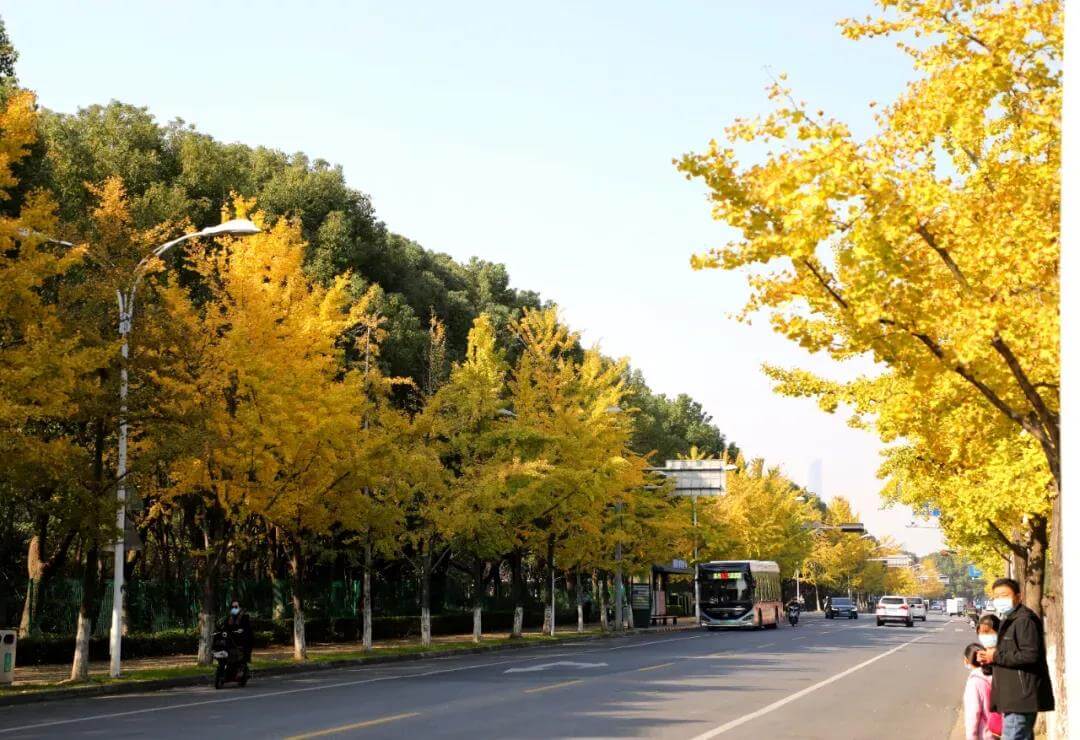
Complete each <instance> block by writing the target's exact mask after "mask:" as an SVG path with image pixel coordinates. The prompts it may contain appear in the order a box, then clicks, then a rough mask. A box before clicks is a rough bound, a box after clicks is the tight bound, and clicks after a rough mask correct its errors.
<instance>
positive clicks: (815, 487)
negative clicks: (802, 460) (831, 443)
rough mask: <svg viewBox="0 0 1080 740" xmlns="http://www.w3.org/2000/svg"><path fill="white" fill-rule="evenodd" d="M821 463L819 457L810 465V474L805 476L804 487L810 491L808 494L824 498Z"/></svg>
mask: <svg viewBox="0 0 1080 740" xmlns="http://www.w3.org/2000/svg"><path fill="white" fill-rule="evenodd" d="M823 465H824V464H823V463H822V462H821V458H820V457H819V458H818V459H817V460H814V462H812V463H810V472H809V474H808V475H807V482H806V487H807V488H809V489H810V493H815V494H817V495H818V497H819V498H825V483H824V481H823V480H822V472H821V471H822V467H823Z"/></svg>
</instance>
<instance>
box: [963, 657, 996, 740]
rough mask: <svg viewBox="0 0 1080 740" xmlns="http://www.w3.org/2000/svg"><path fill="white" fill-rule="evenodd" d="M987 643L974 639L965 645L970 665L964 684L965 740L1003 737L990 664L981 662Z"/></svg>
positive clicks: (988, 739) (965, 660)
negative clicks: (993, 700)
mask: <svg viewBox="0 0 1080 740" xmlns="http://www.w3.org/2000/svg"><path fill="white" fill-rule="evenodd" d="M982 649H983V647H982V645H980V644H979V643H977V642H973V643H971V644H970V645H968V646H967V647H966V648H964V665H965V666H966V667H967V668H968V677H967V683H966V684H965V685H964V740H994V738H999V737H1001V726H1002V717H1001V715H1000V714H998V713H997V712H994V711H991V709H990V676H991V674H992V669H991V667H990V666H989V665H983V664H980V663H979V658H978V654H979V652H980V651H982Z"/></svg>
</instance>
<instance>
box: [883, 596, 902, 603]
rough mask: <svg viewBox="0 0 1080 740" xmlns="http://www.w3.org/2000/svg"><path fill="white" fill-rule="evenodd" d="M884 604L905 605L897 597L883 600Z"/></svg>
mask: <svg viewBox="0 0 1080 740" xmlns="http://www.w3.org/2000/svg"><path fill="white" fill-rule="evenodd" d="M881 603H882V604H903V603H904V600H903V599H900V598H897V597H895V596H894V597H891V598H890V597H886V598H884V599H882V600H881Z"/></svg>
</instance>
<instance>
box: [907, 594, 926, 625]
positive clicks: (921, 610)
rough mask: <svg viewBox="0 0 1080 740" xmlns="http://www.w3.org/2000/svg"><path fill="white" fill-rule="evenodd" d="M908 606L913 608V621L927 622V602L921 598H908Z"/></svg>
mask: <svg viewBox="0 0 1080 740" xmlns="http://www.w3.org/2000/svg"><path fill="white" fill-rule="evenodd" d="M905 598H906V599H907V603H908V606H910V607H911V617H912V619H921V620H922V621H924V622H925V621H926V601H925V600H924V599H923V598H922V597H921V596H907V597H905Z"/></svg>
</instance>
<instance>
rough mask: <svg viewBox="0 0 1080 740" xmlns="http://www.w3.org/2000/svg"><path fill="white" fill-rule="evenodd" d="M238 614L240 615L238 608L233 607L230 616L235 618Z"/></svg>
mask: <svg viewBox="0 0 1080 740" xmlns="http://www.w3.org/2000/svg"><path fill="white" fill-rule="evenodd" d="M239 613H240V607H238V606H234V607H233V608H232V615H233V616H234V617H235V616H236V615H237V614H239Z"/></svg>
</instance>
